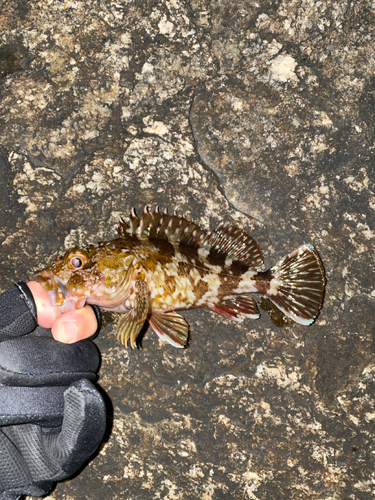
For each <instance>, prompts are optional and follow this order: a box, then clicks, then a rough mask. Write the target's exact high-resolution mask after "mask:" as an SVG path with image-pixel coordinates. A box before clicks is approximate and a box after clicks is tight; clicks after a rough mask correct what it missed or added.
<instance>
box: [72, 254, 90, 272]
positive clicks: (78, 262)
mask: <svg viewBox="0 0 375 500" xmlns="http://www.w3.org/2000/svg"><path fill="white" fill-rule="evenodd" d="M87 260H88V259H87V257H86V255H85V254H83V253H81V252H78V253H74V254H72V255H70V256H69V259H68V263H69V267H70V269H81V267H83V266H84V265H85V264H86V262H87Z"/></svg>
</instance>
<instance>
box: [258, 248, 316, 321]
mask: <svg viewBox="0 0 375 500" xmlns="http://www.w3.org/2000/svg"><path fill="white" fill-rule="evenodd" d="M270 272H271V275H272V279H271V281H270V288H269V290H268V291H267V296H268V298H269V299H270V300H271V301H272V302H273V303H274V304H275V305H276V306H277V307H278V308H279V309H280V310H281V311H282V312H283V313H284V314H286V315H287V316H289V318H291V319H293V320H294V321H295V322H296V323H299V324H300V325H310V324H311V323H313V321H314V320H315V318H316V317H317V315H318V312H319V309H320V308H321V305H322V302H323V297H324V287H325V276H324V268H323V264H322V262H321V260H320V258H319V255H318V253H317V251H316V250H315V248H314V247H313V246H312V245H302V246H300V247H298V248H296V249H294V250H293V251H292V252H290V253H289V254H288V255H286V256H285V257H284V258H283V259H281V260H280V261H279V262H278V263H277V264H276V265H275V266H274V267H273V268H272V269H270Z"/></svg>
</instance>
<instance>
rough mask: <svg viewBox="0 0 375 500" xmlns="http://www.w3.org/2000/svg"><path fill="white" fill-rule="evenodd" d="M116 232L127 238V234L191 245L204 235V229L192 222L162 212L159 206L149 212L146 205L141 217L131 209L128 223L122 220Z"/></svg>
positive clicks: (197, 242) (195, 244)
mask: <svg viewBox="0 0 375 500" xmlns="http://www.w3.org/2000/svg"><path fill="white" fill-rule="evenodd" d="M117 232H118V234H119V236H120V238H129V236H136V237H137V238H148V239H153V238H155V239H160V240H168V241H170V242H171V243H179V244H181V245H186V246H191V247H196V246H199V245H200V244H201V242H202V241H203V239H204V237H205V236H206V231H204V230H203V229H201V228H200V227H199V226H197V224H194V222H191V221H189V220H187V219H185V218H184V217H178V216H177V215H168V213H167V212H164V213H162V212H160V211H159V207H156V208H155V210H154V212H153V213H150V211H149V208H148V207H147V206H146V207H145V208H144V209H143V212H142V215H141V217H138V216H137V215H136V213H135V210H134V209H132V212H131V215H130V224H127V223H126V222H124V221H123V220H122V221H121V222H120V225H119V227H118V228H117Z"/></svg>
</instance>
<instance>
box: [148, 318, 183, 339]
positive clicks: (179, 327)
mask: <svg viewBox="0 0 375 500" xmlns="http://www.w3.org/2000/svg"><path fill="white" fill-rule="evenodd" d="M148 321H149V323H150V325H151V326H152V328H153V329H154V331H155V333H156V334H157V335H158V336H159V337H160V338H161V339H162V340H165V341H166V342H169V343H170V344H172V345H173V346H174V347H185V346H186V344H187V341H188V337H189V325H188V324H187V322H186V321H185V319H184V318H183V317H182V316H180V315H179V314H177V313H175V312H166V313H152V314H151V316H150V317H149V318H148Z"/></svg>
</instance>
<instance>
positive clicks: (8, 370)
mask: <svg viewBox="0 0 375 500" xmlns="http://www.w3.org/2000/svg"><path fill="white" fill-rule="evenodd" d="M98 366H99V353H98V351H97V349H96V347H95V345H94V344H92V342H90V341H89V340H82V341H80V342H77V343H75V344H62V343H60V342H57V341H55V340H54V339H53V338H52V336H51V332H50V330H46V329H43V328H40V327H38V326H37V323H36V308H35V303H34V299H33V296H32V294H31V292H30V290H29V289H28V287H27V285H25V284H24V283H21V284H18V285H15V286H14V287H13V288H11V289H9V290H8V291H6V292H5V293H3V294H2V295H0V500H16V499H18V498H19V497H20V496H21V495H33V496H40V495H44V494H46V493H48V492H49V491H50V489H51V488H52V486H53V482H54V481H60V480H62V479H66V478H67V477H69V476H71V475H72V474H74V473H76V472H77V471H78V470H79V469H80V468H81V467H82V466H83V464H84V463H85V462H86V461H87V460H88V458H89V457H90V456H91V455H92V454H93V453H94V452H95V451H96V450H97V448H98V446H99V444H100V442H101V440H102V438H103V434H104V431H105V424H106V409H105V405H104V402H103V399H102V397H101V395H100V393H99V392H98V390H97V389H96V388H95V386H94V384H93V382H95V381H96V379H97V376H96V371H97V369H98Z"/></svg>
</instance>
